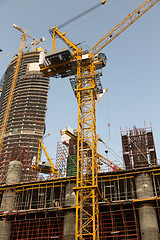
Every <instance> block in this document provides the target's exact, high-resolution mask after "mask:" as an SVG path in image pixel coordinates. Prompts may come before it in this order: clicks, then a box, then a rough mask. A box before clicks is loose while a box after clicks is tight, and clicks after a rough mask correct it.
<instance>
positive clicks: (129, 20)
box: [39, 0, 160, 240]
mask: <svg viewBox="0 0 160 240" xmlns="http://www.w3.org/2000/svg"><path fill="white" fill-rule="evenodd" d="M159 1H160V0H146V1H145V2H144V3H142V4H141V5H140V6H139V7H138V8H137V9H136V10H134V11H133V12H132V13H130V14H129V15H128V16H127V17H126V18H125V19H124V20H123V21H122V22H120V23H119V24H118V25H117V26H116V27H114V28H113V29H112V30H111V31H110V32H108V33H107V34H106V35H105V36H103V37H102V38H100V40H99V41H98V42H97V43H96V44H95V45H94V46H93V47H92V48H91V49H90V50H89V51H88V52H85V53H84V52H83V51H82V49H81V48H78V47H77V45H75V44H74V43H72V42H71V41H70V40H69V39H68V38H66V36H65V34H66V33H65V32H64V33H61V32H60V31H59V30H58V28H56V27H53V28H52V29H51V30H50V32H52V36H53V38H52V52H51V53H47V54H44V53H43V52H42V53H41V55H40V62H39V63H40V68H41V71H42V72H43V74H44V75H45V76H53V77H67V76H74V77H72V78H71V79H70V82H71V85H72V88H73V90H74V92H75V95H76V98H77V101H78V137H77V181H76V188H74V189H75V191H76V233H75V239H76V240H80V239H93V240H98V239H99V209H98V198H99V196H100V194H99V188H98V179H97V172H98V170H97V169H98V165H97V134H96V107H95V102H96V99H97V94H98V93H101V92H102V86H101V82H100V74H99V73H98V71H97V70H98V69H101V68H103V67H104V66H105V65H106V57H105V54H104V53H101V52H100V51H101V50H102V49H103V48H104V47H106V46H107V45H108V44H109V43H110V42H112V41H113V40H114V39H115V38H116V37H117V36H118V35H120V34H121V33H122V32H123V31H124V30H126V29H127V28H128V27H129V26H130V25H132V24H133V23H134V22H135V21H136V20H137V19H139V18H140V17H141V16H142V15H143V14H144V13H146V12H147V11H148V10H149V9H150V8H151V7H153V6H154V5H155V4H156V3H158V2H159ZM56 36H58V37H59V38H60V39H62V40H63V41H64V42H65V43H66V44H67V45H68V47H67V48H63V49H59V50H56ZM84 143H85V144H84ZM86 143H88V144H86Z"/></svg>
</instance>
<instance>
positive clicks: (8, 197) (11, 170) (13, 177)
mask: <svg viewBox="0 0 160 240" xmlns="http://www.w3.org/2000/svg"><path fill="white" fill-rule="evenodd" d="M21 171H22V169H21V163H20V161H16V160H15V161H11V162H10V163H9V166H8V172H7V177H6V184H7V185H9V184H15V183H19V182H20V180H21ZM15 201H16V193H15V192H14V190H12V189H11V190H6V191H4V193H3V197H2V203H1V207H0V211H10V210H12V209H14V207H15ZM10 233H11V225H10V223H9V222H6V221H4V220H0V240H9V239H10Z"/></svg>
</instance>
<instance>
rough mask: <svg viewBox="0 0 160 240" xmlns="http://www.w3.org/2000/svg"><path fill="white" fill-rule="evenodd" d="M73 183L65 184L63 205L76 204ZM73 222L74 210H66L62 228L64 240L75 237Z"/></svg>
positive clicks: (72, 239) (71, 205)
mask: <svg viewBox="0 0 160 240" xmlns="http://www.w3.org/2000/svg"><path fill="white" fill-rule="evenodd" d="M75 185H76V184H75V183H70V182H69V183H68V184H67V185H66V194H65V203H64V205H65V207H74V206H76V194H75V192H74V191H73V188H74V187H75ZM75 224H76V213H75V211H74V210H71V211H67V212H66V214H65V216H64V229H63V239H64V240H74V239H75Z"/></svg>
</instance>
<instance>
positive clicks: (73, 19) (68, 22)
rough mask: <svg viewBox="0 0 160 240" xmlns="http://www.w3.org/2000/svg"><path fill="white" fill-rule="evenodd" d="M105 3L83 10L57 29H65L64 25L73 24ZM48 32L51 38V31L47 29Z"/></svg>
mask: <svg viewBox="0 0 160 240" xmlns="http://www.w3.org/2000/svg"><path fill="white" fill-rule="evenodd" d="M105 3H106V1H101V2H99V3H97V4H96V5H94V6H93V7H91V8H89V9H87V10H85V11H84V12H82V13H80V14H78V15H77V16H75V17H73V18H71V19H69V20H68V21H67V22H65V23H62V24H61V25H59V26H58V29H60V28H62V27H65V26H66V25H68V24H70V23H73V22H74V21H76V20H77V19H79V18H81V17H83V16H85V15H87V14H88V13H90V12H92V11H93V10H95V9H96V8H98V7H100V6H102V5H104V4H105ZM49 32H50V34H51V37H52V35H53V31H52V29H49Z"/></svg>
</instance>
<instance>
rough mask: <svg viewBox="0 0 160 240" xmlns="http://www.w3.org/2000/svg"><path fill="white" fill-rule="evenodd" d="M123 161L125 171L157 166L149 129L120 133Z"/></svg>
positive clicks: (134, 129) (151, 134)
mask: <svg viewBox="0 0 160 240" xmlns="http://www.w3.org/2000/svg"><path fill="white" fill-rule="evenodd" d="M121 138H122V148H123V159H124V164H125V167H126V169H132V168H138V167H147V166H155V165H157V156H156V150H155V145H154V139H153V133H152V129H151V128H136V127H134V128H133V130H126V131H123V132H122V131H121Z"/></svg>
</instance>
